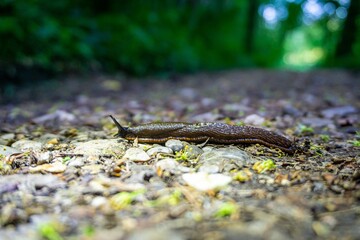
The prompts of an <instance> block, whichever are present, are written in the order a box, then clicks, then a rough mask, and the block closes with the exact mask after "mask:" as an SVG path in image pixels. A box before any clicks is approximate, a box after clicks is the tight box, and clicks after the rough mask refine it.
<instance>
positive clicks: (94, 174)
mask: <svg viewBox="0 0 360 240" xmlns="http://www.w3.org/2000/svg"><path fill="white" fill-rule="evenodd" d="M116 78H118V79H116ZM83 81H84V80H78V79H69V80H63V81H62V82H61V86H62V90H61V92H57V91H52V89H49V91H48V92H47V93H43V92H42V94H34V93H36V91H37V89H36V88H35V89H23V90H19V92H18V94H19V95H18V97H17V99H16V101H14V102H7V103H2V105H1V106H0V120H1V122H2V124H1V125H0V130H1V132H0V144H1V145H0V174H1V175H0V210H1V211H0V212H1V214H0V226H1V228H0V239H11V240H14V239H104V237H106V239H205V238H208V239H239V238H244V239H314V238H319V239H324V238H327V239H359V238H360V231H359V228H358V226H359V225H360V214H359V213H360V204H359V203H360V170H359V169H360V157H359V156H360V112H359V109H360V92H359V91H358V89H360V75H359V74H357V73H349V72H346V71H340V70H338V71H315V72H309V73H295V72H271V71H261V70H256V71H255V70H254V71H234V72H224V73H214V74H198V75H189V76H184V77H180V76H177V77H174V78H171V79H168V81H163V80H162V81H156V79H148V80H146V81H134V80H131V79H126V78H124V77H121V76H118V77H114V78H113V77H111V78H108V77H104V76H99V77H97V78H94V79H92V81H90V80H89V81H87V82H86V84H83V83H84V82H83ZM109 81H110V82H111V81H119V82H120V85H119V84H117V85H116V86H118V87H116V89H111V88H110V89H109V88H108V87H106V88H105V87H104V86H105V85H106V86H109V84H107V83H108V82H109ZM55 88H56V86H55ZM59 99H60V101H59ZM109 114H112V115H115V116H116V117H117V119H119V121H120V122H121V124H124V125H125V126H126V125H128V124H129V123H131V124H133V125H136V124H139V123H145V122H151V121H159V120H161V121H187V122H195V121H218V122H226V123H229V124H251V125H255V126H260V127H264V128H267V129H270V130H272V131H275V132H278V133H281V134H283V135H286V136H287V137H288V138H289V139H294V140H295V141H296V142H297V143H298V144H299V145H302V146H306V147H307V148H308V151H307V152H305V153H296V154H295V155H288V154H285V153H283V152H281V151H280V150H278V149H270V148H267V147H264V146H262V145H258V144H256V145H233V146H226V145H214V144H207V143H206V142H205V143H202V144H194V143H188V142H182V141H178V140H170V141H168V142H166V143H165V144H164V145H158V144H141V143H138V142H137V141H134V142H128V141H126V140H124V139H118V138H115V137H113V135H114V134H115V133H116V131H117V130H116V128H115V126H114V125H113V123H112V122H111V121H110V119H108V118H107V115H109Z"/></svg>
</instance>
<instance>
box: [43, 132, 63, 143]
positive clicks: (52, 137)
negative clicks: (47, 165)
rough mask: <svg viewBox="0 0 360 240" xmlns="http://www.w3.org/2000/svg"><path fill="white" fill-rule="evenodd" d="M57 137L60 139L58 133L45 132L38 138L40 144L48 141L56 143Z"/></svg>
mask: <svg viewBox="0 0 360 240" xmlns="http://www.w3.org/2000/svg"><path fill="white" fill-rule="evenodd" d="M59 139H60V136H59V135H56V134H51V133H46V134H44V135H42V136H41V137H40V138H39V141H40V142H41V143H42V144H49V143H51V144H57V143H58V142H59ZM55 141H56V143H54V142H55Z"/></svg>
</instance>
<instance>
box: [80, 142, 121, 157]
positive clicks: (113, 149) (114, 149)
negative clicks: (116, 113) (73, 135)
mask: <svg viewBox="0 0 360 240" xmlns="http://www.w3.org/2000/svg"><path fill="white" fill-rule="evenodd" d="M75 145H76V148H75V149H74V154H84V155H93V156H104V155H115V156H117V157H119V156H122V155H123V154H124V151H125V145H124V143H121V142H118V140H116V139H99V140H91V141H88V142H84V143H76V144H75Z"/></svg>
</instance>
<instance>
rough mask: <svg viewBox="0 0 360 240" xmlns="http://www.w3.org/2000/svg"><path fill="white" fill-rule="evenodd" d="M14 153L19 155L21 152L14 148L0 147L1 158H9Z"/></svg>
mask: <svg viewBox="0 0 360 240" xmlns="http://www.w3.org/2000/svg"><path fill="white" fill-rule="evenodd" d="M14 153H21V151H19V150H18V149H16V148H12V147H8V146H4V145H0V156H1V155H2V156H10V155H11V154H14Z"/></svg>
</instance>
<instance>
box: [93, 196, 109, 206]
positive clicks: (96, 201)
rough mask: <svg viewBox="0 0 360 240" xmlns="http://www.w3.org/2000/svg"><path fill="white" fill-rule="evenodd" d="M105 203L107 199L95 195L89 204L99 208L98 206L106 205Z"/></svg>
mask: <svg viewBox="0 0 360 240" xmlns="http://www.w3.org/2000/svg"><path fill="white" fill-rule="evenodd" d="M106 203H107V199H106V198H105V197H102V196H96V197H94V198H93V200H92V201H91V206H93V207H95V208H100V207H102V206H104V205H106Z"/></svg>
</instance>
